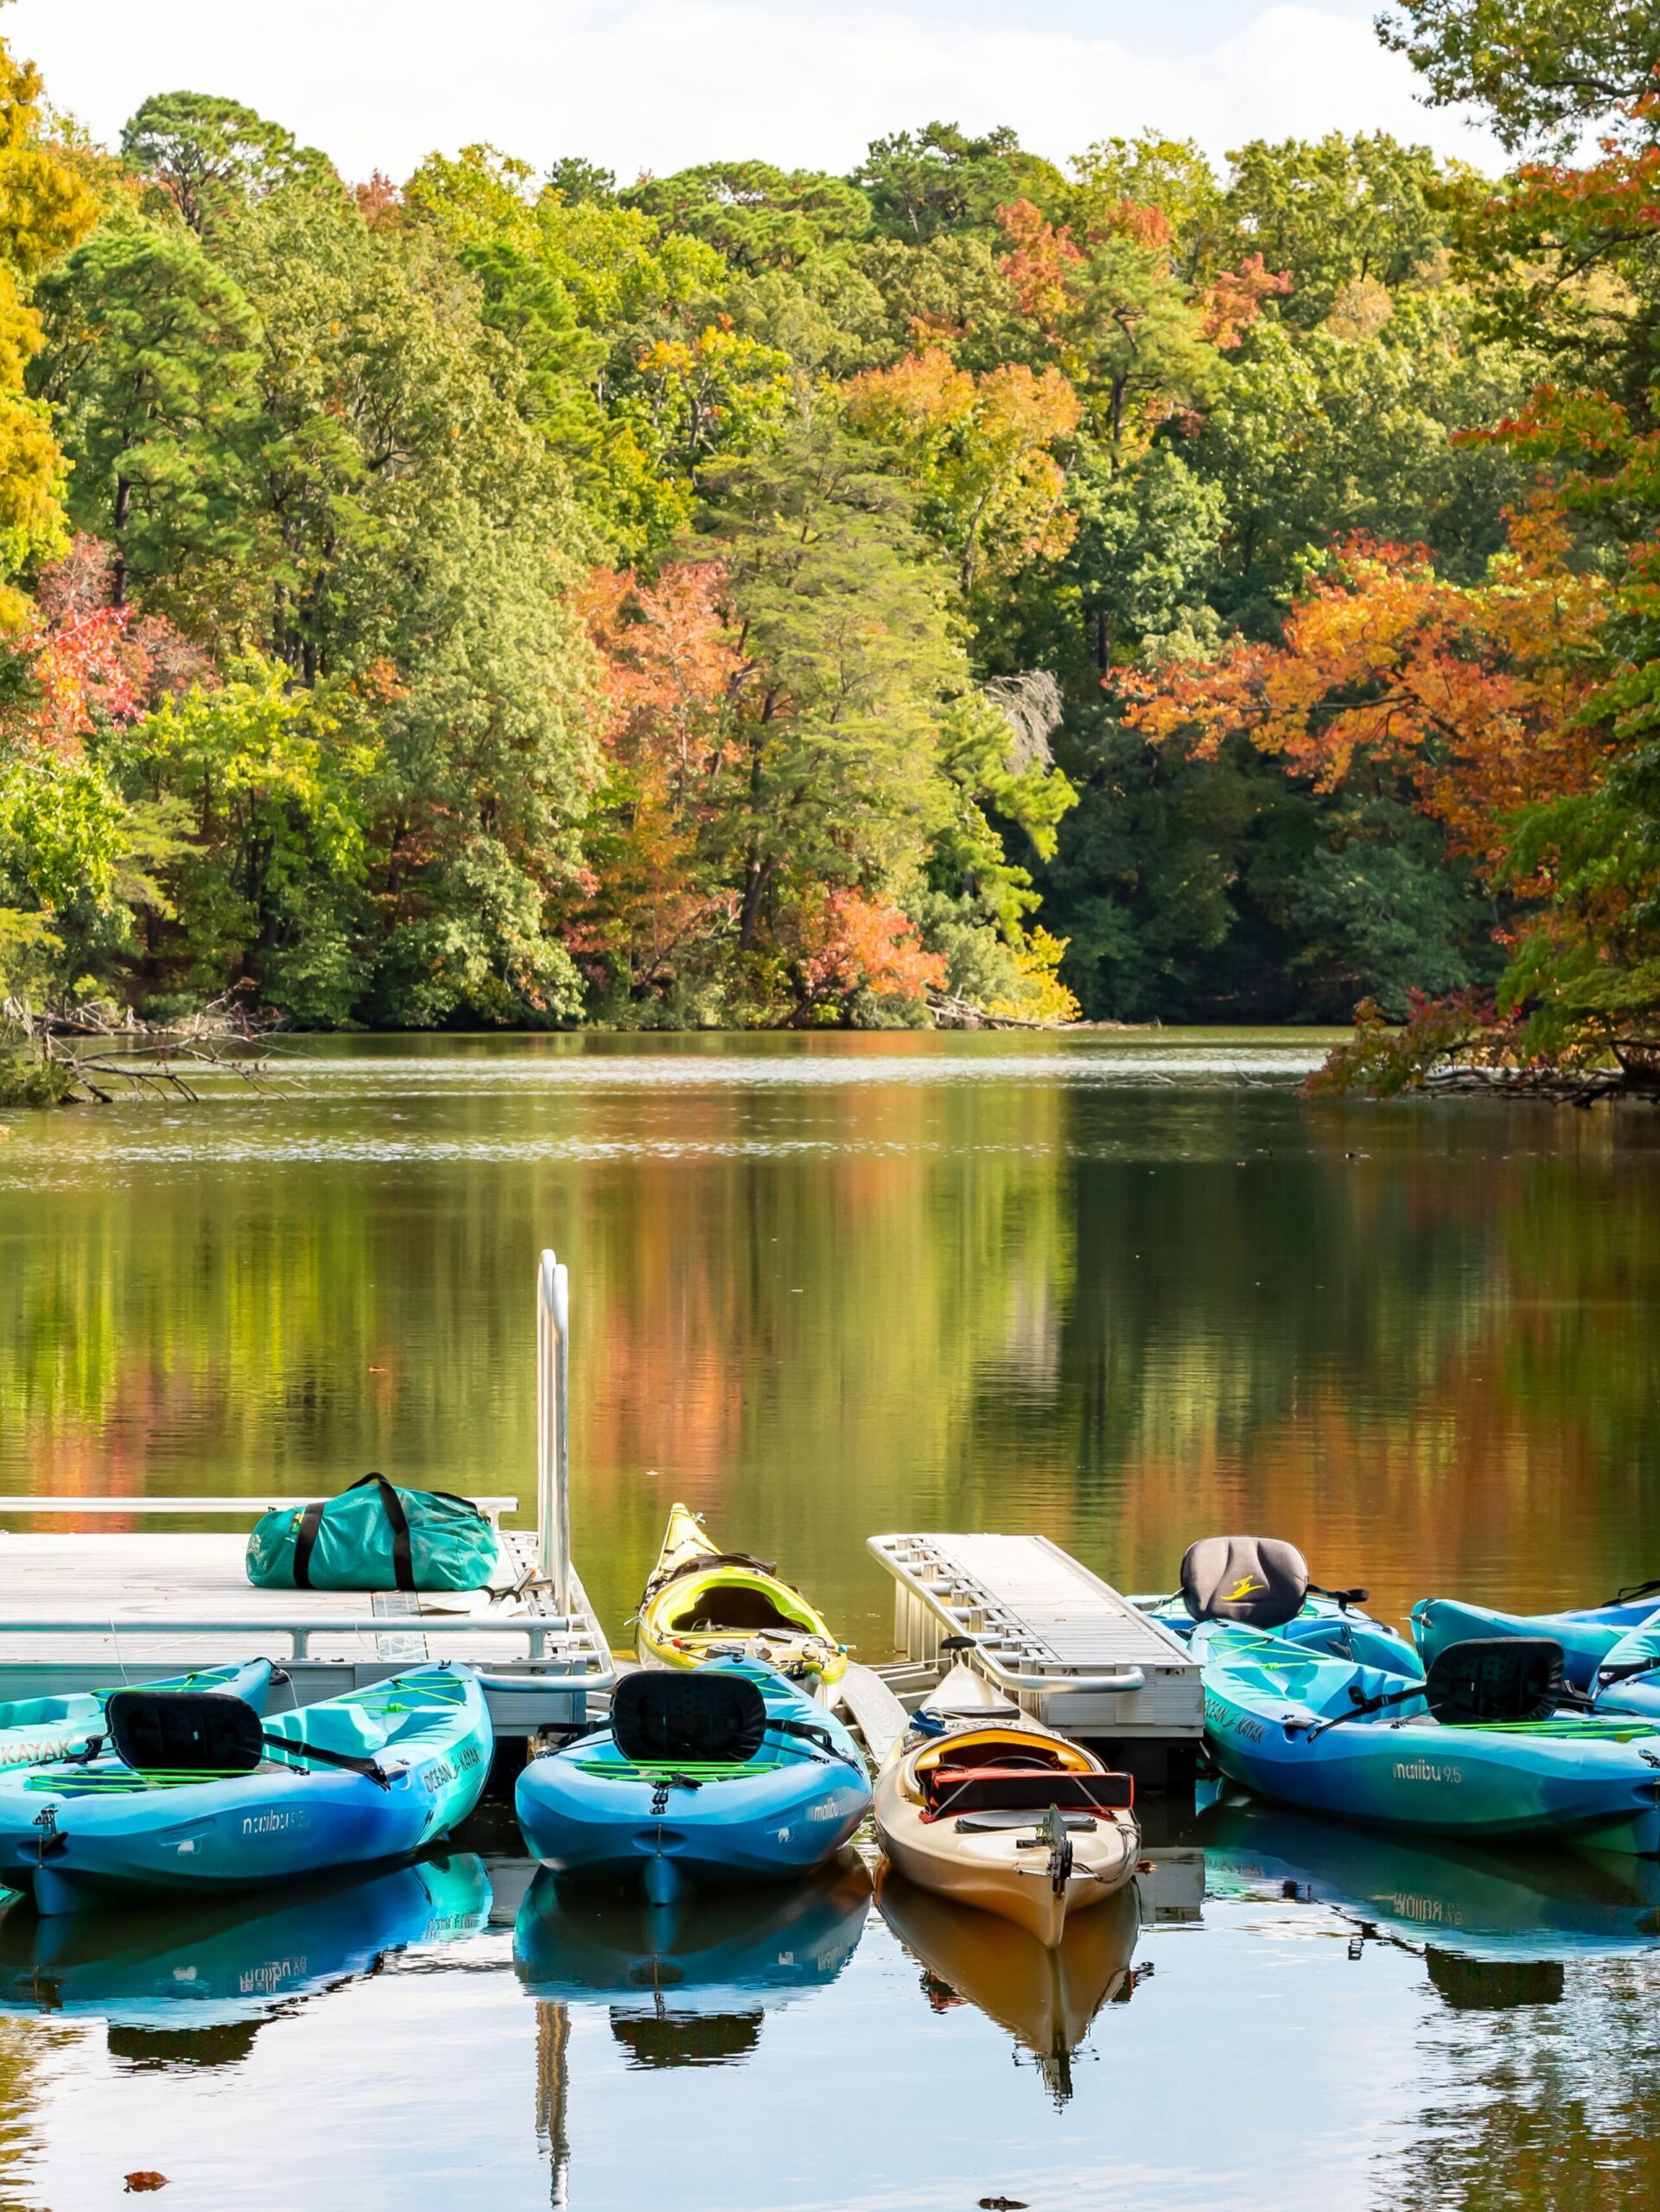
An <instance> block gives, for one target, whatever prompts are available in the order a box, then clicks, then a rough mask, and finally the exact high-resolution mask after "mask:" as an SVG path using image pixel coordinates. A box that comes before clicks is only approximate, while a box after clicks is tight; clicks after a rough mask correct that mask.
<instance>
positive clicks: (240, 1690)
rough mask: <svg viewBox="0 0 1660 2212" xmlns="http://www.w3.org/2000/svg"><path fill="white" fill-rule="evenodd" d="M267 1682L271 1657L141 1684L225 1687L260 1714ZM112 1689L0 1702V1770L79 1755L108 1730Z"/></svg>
mask: <svg viewBox="0 0 1660 2212" xmlns="http://www.w3.org/2000/svg"><path fill="white" fill-rule="evenodd" d="M270 1681H271V1665H270V1660H269V1659H248V1660H245V1661H244V1662H243V1663H242V1664H241V1665H240V1666H238V1667H202V1668H199V1669H197V1670H196V1672H195V1673H194V1674H190V1675H169V1676H168V1677H167V1678H166V1679H165V1680H164V1681H159V1682H149V1683H147V1684H146V1685H145V1687H146V1688H149V1689H153V1690H223V1691H226V1692H227V1693H228V1694H230V1695H231V1696H232V1697H239V1698H241V1699H243V1700H245V1702H246V1703H247V1704H249V1705H251V1706H252V1707H253V1708H254V1710H255V1712H256V1713H263V1712H264V1709H265V1700H266V1699H267V1698H268V1697H269V1695H270ZM116 1688H117V1685H116V1684H114V1683H111V1686H110V1687H109V1688H108V1689H102V1690H80V1691H78V1692H76V1693H75V1694H73V1695H72V1696H69V1697H30V1698H16V1699H14V1700H12V1701H11V1703H10V1704H9V1705H0V1770H3V1769H5V1768H8V1767H15V1766H38V1765H41V1764H43V1763H44V1762H45V1761H47V1760H48V1759H69V1758H80V1757H81V1756H82V1754H83V1753H84V1752H85V1751H86V1747H87V1745H89V1744H90V1743H91V1742H92V1738H94V1737H95V1736H97V1737H102V1736H103V1735H105V1733H106V1724H105V1717H104V1716H105V1707H107V1706H108V1704H109V1701H110V1700H111V1698H112V1697H113V1696H114V1695H115V1693H116Z"/></svg>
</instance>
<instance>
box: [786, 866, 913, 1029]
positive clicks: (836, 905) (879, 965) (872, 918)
mask: <svg viewBox="0 0 1660 2212" xmlns="http://www.w3.org/2000/svg"><path fill="white" fill-rule="evenodd" d="M794 936H795V938H796V949H795V962H794V966H795V972H796V982H797V989H798V995H799V997H800V1000H801V1004H802V1009H803V1013H804V1015H805V1019H806V1020H808V1021H809V1022H811V1021H814V1020H827V1019H836V1018H839V1017H840V1015H841V1014H843V1013H844V1012H845V1010H846V1008H847V1007H848V1005H849V1002H850V1001H852V1000H853V999H855V997H856V995H858V994H859V993H860V992H862V991H868V993H869V994H870V995H871V997H872V998H875V999H893V1000H896V1001H898V1000H905V999H911V1000H916V1001H920V1000H922V999H923V998H925V996H926V995H927V993H928V992H930V991H938V990H943V989H944V987H945V962H944V958H943V957H942V956H941V955H940V954H938V953H937V952H929V951H926V950H924V947H923V944H922V941H921V939H920V938H919V935H918V932H917V926H916V924H915V923H914V922H913V920H912V919H911V918H910V916H909V915H908V914H906V913H904V912H901V910H900V908H899V907H898V906H895V905H894V902H893V900H892V899H887V898H884V897H882V896H881V893H869V892H866V891H860V890H856V889H854V888H851V887H847V886H838V887H836V888H835V889H832V890H827V891H823V892H820V893H817V894H816V895H812V896H809V897H807V898H805V899H803V900H802V902H801V904H800V906H799V908H798V912H797V915H796V917H795V929H794Z"/></svg>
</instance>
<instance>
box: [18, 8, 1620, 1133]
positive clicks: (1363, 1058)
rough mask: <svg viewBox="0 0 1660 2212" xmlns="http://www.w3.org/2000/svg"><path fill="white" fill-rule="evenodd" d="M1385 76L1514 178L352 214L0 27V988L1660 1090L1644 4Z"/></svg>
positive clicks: (1196, 167)
mask: <svg viewBox="0 0 1660 2212" xmlns="http://www.w3.org/2000/svg"><path fill="white" fill-rule="evenodd" d="M1380 35H1383V37H1384V38H1385V40H1386V41H1388V42H1389V43H1390V44H1393V45H1395V46H1396V47H1398V48H1402V50H1403V51H1404V52H1406V54H1408V55H1409V58H1410V60H1411V61H1412V62H1413V64H1414V65H1415V67H1416V68H1417V70H1418V71H1419V72H1420V75H1421V86H1422V89H1423V92H1424V94H1425V96H1426V98H1428V99H1429V100H1430V101H1432V102H1435V103H1441V104H1453V103H1469V102H1473V103H1475V104H1476V105H1477V106H1478V107H1479V110H1480V111H1482V112H1483V114H1484V115H1485V120H1486V121H1487V123H1488V124H1489V127H1490V129H1491V131H1492V133H1493V134H1494V135H1495V137H1497V139H1498V143H1500V144H1501V145H1502V146H1503V147H1504V149H1505V153H1506V156H1507V158H1508V159H1509V160H1510V161H1511V164H1512V166H1511V168H1509V170H1508V171H1507V173H1506V174H1504V175H1502V176H1493V175H1485V174H1483V173H1481V172H1480V171H1479V170H1478V169H1477V168H1474V167H1472V166H1470V165H1467V164H1460V163H1456V162H1450V163H1449V162H1442V161H1439V160H1437V159H1436V158H1435V157H1434V156H1433V155H1432V154H1431V153H1430V152H1429V151H1428V150H1427V149H1424V148H1422V147H1416V146H1411V145H1406V144H1402V143H1397V142H1396V141H1395V140H1393V139H1391V138H1390V137H1385V136H1383V135H1378V134H1374V135H1371V136H1359V137H1339V136H1327V137H1320V138H1315V139H1311V140H1308V141H1306V142H1299V141H1291V142H1287V143H1278V144H1270V143H1265V142H1262V141H1257V142H1253V143H1246V144H1243V145H1241V146H1240V147H1239V148H1238V149H1237V150H1235V151H1233V152H1232V153H1231V154H1230V155H1229V156H1228V157H1227V161H1226V162H1225V164H1224V166H1223V167H1221V168H1218V167H1216V166H1215V165H1213V164H1212V162H1210V161H1208V160H1207V159H1206V158H1205V156H1204V154H1203V153H1202V152H1201V151H1200V150H1199V148H1198V147H1197V146H1195V145H1194V144H1193V143H1188V142H1183V141H1173V140H1169V139H1166V138H1161V137H1159V136H1157V135H1156V133H1155V132H1153V131H1150V130H1149V131H1148V132H1145V133H1143V134H1142V135H1141V136H1139V137H1135V138H1130V139H1123V138H1115V139H1107V140H1104V141H1103V142H1101V143H1097V144H1095V145H1092V146H1091V147H1089V148H1087V149H1084V150H1082V151H1080V152H1074V153H1073V154H1072V156H1070V158H1068V159H1066V160H1065V161H1058V160H1052V159H1050V158H1049V157H1048V156H1047V154H1040V153H1038V152H1036V151H1032V150H1028V149H1026V148H1024V147H1022V146H1021V144H1020V143H1018V141H1017V139H1016V137H1015V136H1014V133H1013V132H1011V131H1008V130H993V131H989V132H988V133H986V134H985V135H983V136H977V137H976V136H974V135H971V134H970V133H966V132H964V130H959V129H958V128H957V127H956V126H955V125H952V124H944V123H940V122H934V123H931V124H927V125H926V126H925V127H923V128H920V129H918V130H909V131H902V132H900V133H897V134H895V135H894V136H892V137H887V138H883V139H880V140H878V141H876V142H875V143H873V144H872V145H871V146H870V147H869V148H868V150H867V153H866V155H865V157H864V159H863V160H862V162H860V163H859V164H858V166H857V168H855V170H854V172H853V173H852V174H851V175H846V176H834V175H825V174H820V173H818V172H816V171H811V170H800V169H794V170H791V169H782V168H775V167H773V166H771V165H769V164H768V163H766V162H760V161H757V160H751V159H742V158H740V159H734V160H731V161H722V162H710V163H709V164H707V165H705V166H703V167H699V168H690V169H685V170H682V171H680V172H678V173H677V174H675V175H668V176H661V177H659V176H655V175H649V174H647V175H640V176H639V177H638V178H636V179H634V180H633V181H631V182H626V183H624V182H620V181H618V179H616V178H615V177H614V176H613V175H610V174H608V173H607V172H605V171H603V170H601V169H600V168H596V167H595V166H593V165H592V164H591V163H589V162H587V161H585V160H583V159H581V158H579V157H576V156H570V157H568V158H565V159H562V160H559V161H556V162H554V163H553V164H552V166H551V167H550V168H545V169H537V168H535V167H534V166H533V165H531V163H529V162H526V161H525V160H523V159H521V158H520V157H519V156H518V154H517V153H516V152H515V151H514V150H513V149H497V148H494V147H491V146H468V147H465V148H462V149H460V150H459V151H455V152H443V153H434V154H432V155H431V156H429V158H428V159H426V160H425V161H424V162H423V163H422V164H421V166H420V167H419V168H417V170H416V171H415V173H414V175H410V176H409V177H406V178H402V179H398V178H394V177H390V176H386V175H379V174H376V175H372V176H370V177H368V178H367V179H351V178H345V177H342V176H341V175H339V174H338V173H337V171H336V169H335V168H334V166H333V165H332V164H331V162H329V161H328V158H327V157H326V156H324V155H323V154H321V152H319V151H317V150H316V149H312V148H309V147H307V146H305V145H303V144H302V143H299V142H298V141H297V140H296V137H294V136H293V135H292V134H291V133H290V132H289V130H287V129H285V128H284V127H283V124H282V123H281V121H280V120H277V119H268V118H265V117H264V116H263V115H262V114H261V113H260V112H258V110H257V109H256V108H254V107H251V106H249V105H242V104H240V103H239V101H236V100H233V99H230V98H227V97H221V96H219V95H217V94H207V93H199V92H167V93H158V94H156V95H155V96H153V97H151V98H149V99H145V100H144V101H143V104H142V105H140V106H139V107H138V108H137V111H135V113H134V114H133V116H132V117H131V118H130V121H129V122H128V124H126V126H125V128H124V130H123V132H122V134H121V137H120V142H119V143H118V145H117V146H115V147H105V146H103V145H100V144H99V143H95V141H94V140H93V139H92V137H91V136H90V135H89V134H88V132H87V131H86V130H85V129H84V128H82V127H81V126H80V124H78V123H77V122H76V120H75V119H74V118H73V116H72V115H70V114H68V113H66V112H64V111H61V110H60V109H58V108H56V107H54V105H52V104H51V102H50V99H49V98H48V93H49V90H50V88H49V87H46V86H42V85H41V81H40V79H39V77H38V75H37V73H36V72H35V70H34V69H33V68H32V67H31V66H30V65H29V63H28V62H27V61H26V60H24V59H22V57H20V56H18V55H17V54H14V53H13V52H11V51H10V49H9V48H5V47H3V45H0V998H3V999H4V1000H5V1001H7V1002H8V1003H9V1005H10V1007H12V1008H13V1010H14V1012H16V1010H17V1009H31V1008H32V1009H39V1008H41V1007H77V1006H82V1007H93V1006H96V1007H103V1008H105V1009H115V1010H117V1011H118V1013H119V1012H124V1010H126V1009H130V1010H132V1012H133V1013H134V1014H136V1015H137V1017H138V1018H141V1019H143V1020H151V1021H167V1020H172V1019H176V1018H178V1017H179V1016H181V1014H184V1013H185V1012H187V1011H188V1010H189V1009H191V1008H194V1007H200V1006H202V1005H204V1004H206V1003H208V1002H212V1001H219V1000H222V999H223V998H224V996H225V995H226V994H227V993H231V994H234V995H237V997H238V998H239V1001H240V1002H242V1003H245V1004H246V1005H249V1006H255V1007H258V1008H260V1009H264V1010H266V1011H268V1012H269V1013H270V1014H272V1015H274V1016H277V1017H280V1018H281V1019H282V1020H284V1021H285V1022H287V1023H288V1024H289V1025H290V1026H292V1027H301V1028H340V1027H389V1028H423V1027H461V1028H467V1027H474V1028H476V1027H496V1026H504V1027H574V1026H577V1025H581V1024H584V1023H588V1024H597V1025H602V1026H607V1027H636V1028H639V1027H671V1028H689V1027H817V1026H838V1025H839V1026H862V1027H871V1026H875V1027H882V1026H887V1027H894V1026H921V1025H925V1024H927V1023H929V1022H932V1021H934V1020H970V1021H972V1020H976V1019H979V1018H983V1017H989V1018H992V1019H995V1020H1033V1021H1040V1022H1051V1021H1059V1020H1072V1019H1077V1018H1078V1017H1080V1016H1081V1017H1082V1018H1084V1019H1086V1020H1098V1021H1124V1022H1142V1021H1152V1020H1158V1021H1162V1022H1188V1021H1197V1022H1213V1021H1245V1020H1250V1021H1256V1020H1265V1021H1309V1022H1322V1023H1324V1022H1332V1023H1341V1024H1348V1023H1350V1022H1351V1021H1353V1022H1354V1023H1355V1024H1356V1027H1355V1031H1354V1041H1353V1043H1352V1045H1350V1046H1345V1048H1343V1050H1342V1051H1341V1052H1340V1053H1339V1056H1338V1058H1337V1061H1336V1062H1335V1064H1334V1065H1333V1067H1332V1071H1330V1074H1329V1077H1328V1080H1329V1081H1331V1082H1332V1083H1334V1084H1346V1083H1349V1082H1353V1081H1360V1082H1364V1083H1367V1084H1371V1085H1372V1086H1373V1087H1377V1088H1383V1089H1386V1090H1387V1089H1390V1088H1393V1087H1398V1086H1399V1085H1401V1084H1405V1083H1410V1082H1412V1081H1415V1080H1416V1079H1419V1078H1420V1077H1421V1076H1422V1074H1423V1073H1424V1071H1426V1069H1428V1068H1429V1067H1432V1066H1435V1065H1446V1064H1447V1062H1448V1060H1449V1059H1454V1060H1456V1059H1463V1060H1466V1061H1471V1062H1476V1063H1484V1062H1485V1063H1486V1064H1488V1065H1500V1066H1504V1067H1507V1068H1521V1069H1526V1068H1530V1067H1542V1068H1550V1069H1554V1070H1575V1069H1588V1068H1596V1067H1607V1066H1609V1065H1614V1064H1616V1063H1618V1064H1619V1065H1622V1066H1626V1067H1636V1066H1644V1065H1650V1064H1651V1063H1653V1061H1654V1060H1655V1059H1656V1058H1657V1055H1660V537H1657V524H1660V401H1657V390H1656V387H1657V383H1660V252H1657V238H1660V89H1657V84H1656V78H1655V69H1656V64H1657V60H1660V5H1657V4H1655V0H1639V3H1638V4H1634V5H1632V6H1630V7H1626V8H1623V9H1619V10H1612V11H1611V10H1607V9H1606V7H1603V8H1599V7H1595V6H1593V5H1592V4H1590V0H1400V4H1398V5H1397V6H1396V8H1395V10H1393V12H1392V14H1391V16H1389V17H1387V18H1386V19H1385V20H1384V21H1383V23H1382V25H1381V26H1380ZM239 89H242V90H248V89H250V88H247V87H242V88H239ZM1050 150H1051V151H1053V150H1054V149H1050Z"/></svg>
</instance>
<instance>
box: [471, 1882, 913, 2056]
mask: <svg viewBox="0 0 1660 2212" xmlns="http://www.w3.org/2000/svg"><path fill="white" fill-rule="evenodd" d="M869 1907H870V1878H869V1876H868V1874H867V1873H866V1872H865V1869H864V1866H863V1865H862V1862H861V1861H860V1860H859V1859H857V1858H856V1857H855V1855H854V1854H853V1853H843V1854H842V1855H841V1856H840V1857H839V1858H837V1859H833V1860H832V1861H831V1862H830V1865H828V1866H824V1867H822V1868H821V1869H820V1870H819V1872H817V1874H815V1875H813V1876H811V1878H809V1879H807V1880H805V1881H802V1882H794V1883H791V1884H790V1885H787V1886H779V1885H773V1884H768V1885H765V1886H764V1887H758V1888H755V1889H735V1888H734V1889H728V1890H695V1891H688V1892H687V1894H686V1895H685V1896H684V1897H683V1898H682V1899H680V1900H679V1901H678V1902H677V1903H676V1904H669V1905H654V1904H647V1903H646V1901H645V1900H644V1898H643V1897H641V1896H640V1895H639V1891H638V1889H637V1888H633V1887H630V1888H626V1889H620V1890H617V1891H611V1890H597V1889H595V1887H593V1886H592V1885H588V1884H582V1885H570V1884H567V1885H565V1886H564V1887H563V1889H562V1888H561V1886H560V1885H559V1884H558V1883H557V1881H556V1879H555V1878H554V1877H553V1876H552V1875H550V1874H549V1873H546V1872H544V1873H542V1874H539V1875H538V1876H537V1879H536V1881H535V1882H534V1883H533V1884H532V1885H531V1889H530V1891H529V1893H528V1894H527V1896H526V1897H525V1903H524V1904H523V1905H522V1907H521V1908H520V1910H519V1915H518V1923H517V1924H516V1926H515V1928H514V1930H513V1965H514V1967H515V1969H516V1971H517V1973H518V1978H519V1980H520V1981H521V1982H522V1983H523V1984H524V1986H525V1989H526V1991H527V1992H528V1993H530V1995H531V1996H532V1997H534V1998H535V1999H537V2001H538V2003H542V2004H566V2005H585V2004H586V2005H601V2004H603V2005H608V2006H609V2007H610V2011H611V2022H612V2032H613V2034H614V2036H615V2037H616V2039H617V2041H618V2042H619V2043H620V2044H622V2045H623V2046H624V2048H625V2049H626V2050H627V2051H628V2052H629V2054H630V2057H631V2060H632V2063H633V2064H634V2065H636V2066H640V2067H660V2066H716V2065H722V2064H725V2063H731V2062H735V2061H741V2060H742V2059H744V2058H746V2057H747V2056H748V2055H749V2053H750V2052H751V2051H752V2050H754V2048H755V2046H756V2044H758V2042H759V2041H760V2031H761V2025H762V2022H763V2020H764V2018H765V2017H766V2014H767V2013H768V2012H775V2011H777V2010H778V2009H779V2006H780V2005H787V2004H790V2003H792V2002H793V2001H794V2000H795V1999H798V1998H801V1997H805V1996H808V1995H810V1994H811V1993H812V1992H813V1991H815V1990H818V1989H825V1988H828V1987H829V1986H830V1983H832V1982H833V1981H834V1980H836V1977H837V1976H838V1975H839V1974H841V1973H842V1971H843V1968H844V1967H846V1965H847V1963H848V1961H849V1959H850V1958H851V1957H852V1956H853V1954H854V1952H855V1950H856V1949H857V1948H858V1946H859V1939H860V1937H861V1936H862V1934H863V1933H864V1925H865V1919H866V1916H867V1915H868V1911H869Z"/></svg>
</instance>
